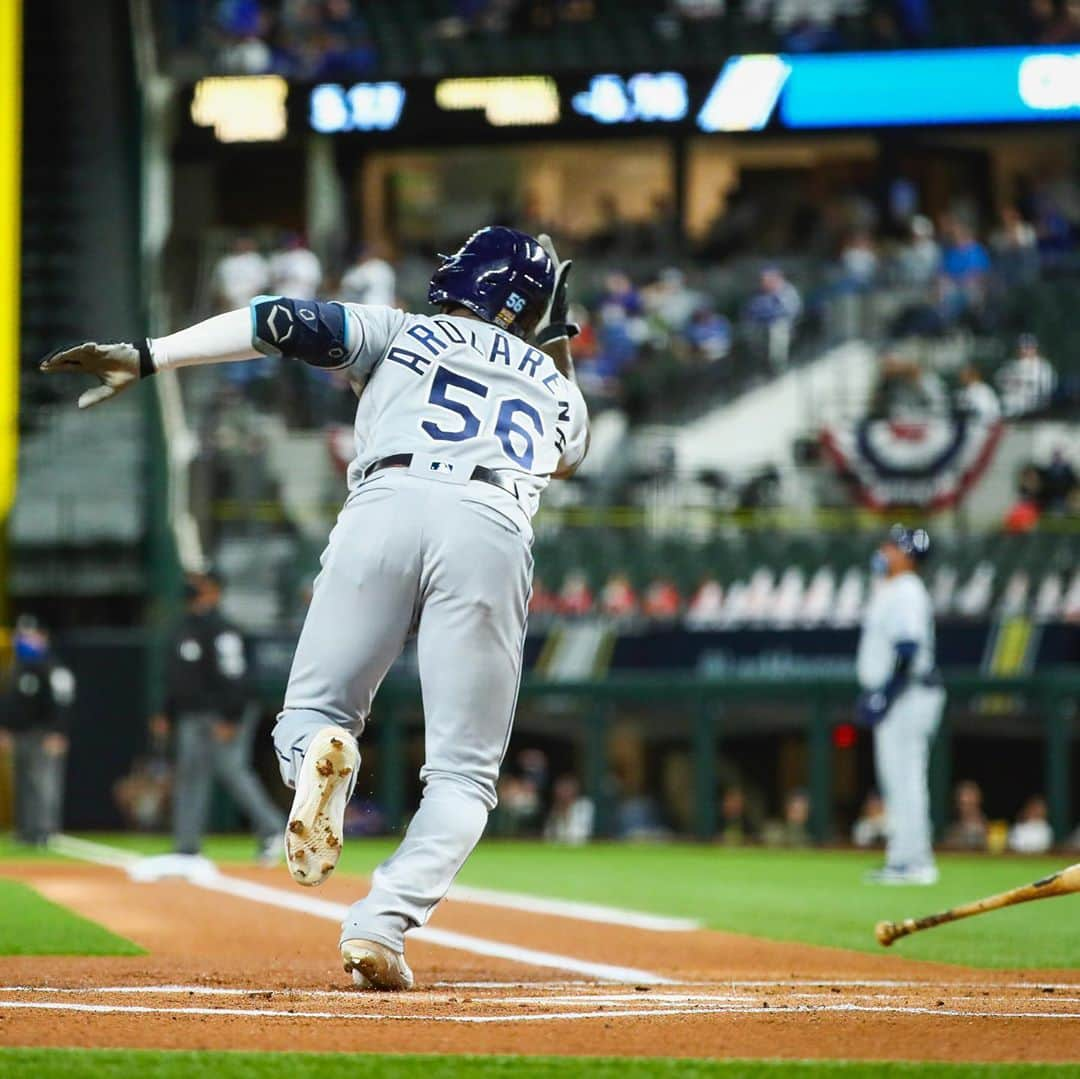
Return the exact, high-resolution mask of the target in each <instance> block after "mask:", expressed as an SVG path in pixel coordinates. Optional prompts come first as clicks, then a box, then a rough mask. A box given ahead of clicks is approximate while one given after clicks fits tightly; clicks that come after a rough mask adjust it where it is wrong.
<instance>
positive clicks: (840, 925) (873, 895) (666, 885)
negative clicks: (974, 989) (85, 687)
mask: <svg viewBox="0 0 1080 1079" xmlns="http://www.w3.org/2000/svg"><path fill="white" fill-rule="evenodd" d="M93 838H98V839H100V841H101V842H105V843H111V844H115V845H117V846H123V847H126V848H128V849H133V850H139V851H142V852H144V853H160V852H162V851H165V850H168V849H169V843H168V839H167V838H165V837H155V836H138V835H123V836H111V835H110V836H100V837H93ZM393 848H394V843H393V842H392V841H390V840H385V839H380V840H353V841H350V842H348V843H346V845H345V849H344V852H343V856H342V862H341V870H342V871H344V872H349V873H362V874H367V873H370V872H371V870H372V869H373V868H374V867H375V866H376V865H377V864H378V862H379V861H381V860H382V859H383V858H384V857H386V855H387V854H388V853H389V852H390V851H391V850H393ZM205 853H206V854H207V855H208V856H209V857H211V858H214V859H215V860H218V861H222V862H247V863H250V861H251V858H252V853H253V845H252V842H251V840H250V839H248V838H247V837H236V836H222V837H215V838H212V839H211V840H209V841H208V843H207V845H206V851H205ZM877 861H878V859H877V858H876V857H875V856H873V855H868V854H860V853H853V852H848V851H806V850H801V851H776V850H762V849H729V848H723V847H709V846H697V845H692V844H663V845H632V844H596V845H593V846H589V847H582V848H576V849H567V848H561V847H553V846H549V845H545V844H541V843H530V842H514V841H484V842H482V843H481V844H480V846H479V847H478V848H477V850H476V852H475V853H474V855H473V856H472V858H470V860H469V861H468V863H466V866H465V869H464V870H463V871H462V874H461V881H462V883H465V884H473V885H477V886H481V887H491V888H502V889H504V890H508V891H520V892H529V893H532V894H534V895H542V896H552V897H557V898H565V899H578V900H591V901H593V902H598V903H615V904H617V905H620V906H625V907H631V908H634V909H637V910H643V911H649V912H652V913H658V914H672V915H684V916H687V917H692V918H697V919H700V920H701V921H702V922H704V923H705V924H706V925H707V926H709V927H711V928H713V929H722V930H727V931H730V932H736V933H748V934H751V935H754V936H760V937H767V938H771V939H773V940H793V941H804V942H807V943H811V944H824V945H832V946H834V947H838V948H853V949H856V950H860V951H868V952H880V950H881V949H880V948H879V947H878V945H877V944H876V942H875V941H874V938H873V927H874V923H875V922H877V921H879V920H880V919H882V918H892V919H898V918H901V917H907V916H910V915H920V914H927V913H931V912H933V911H937V910H942V909H944V908H946V907H950V906H954V905H955V904H957V903H960V902H964V901H966V900H970V899H975V898H978V897H979V896H983V895H989V894H991V893H994V892H999V891H1003V890H1004V889H1006V888H1011V887H1014V886H1015V885H1018V884H1023V883H1026V882H1027V881H1030V880H1035V879H1036V878H1038V877H1040V876H1044V875H1045V874H1047V873H1049V872H1052V871H1053V870H1054V869H1058V868H1060V867H1061V865H1062V864H1063V863H1062V861H1061V860H1059V859H1055V858H1020V857H1005V856H1002V857H993V858H991V857H978V856H972V855H966V856H965V855H952V856H945V857H943V858H942V859H941V862H940V865H941V876H942V879H941V882H940V883H939V884H937V885H934V886H932V887H928V888H913V887H906V888H881V887H874V886H871V885H866V884H864V883H863V882H862V877H863V873H864V872H865V871H866V870H867V869H870V868H872V867H873V866H874V865H875V864H876V863H877ZM286 883H287V881H286V879H285V878H284V876H282V884H286ZM1078 904H1080V897H1069V896H1067V897H1065V898H1061V899H1051V900H1046V901H1042V902H1038V903H1030V904H1027V905H1026V906H1020V907H1013V908H1010V909H1008V910H1003V911H997V912H995V913H993V914H988V915H984V916H982V917H979V918H973V919H970V920H968V921H965V922H959V923H956V924H954V925H948V926H943V927H941V928H939V929H935V930H932V931H930V932H926V933H921V934H918V935H916V936H913V937H909V938H907V939H905V940H903V941H900V942H899V943H898V944H896V945H894V946H893V949H892V954H896V955H902V956H908V957H912V958H920V959H931V960H935V961H938V962H943V963H959V964H964V965H966V966H978V967H998V968H1009V967H1017V968H1021V967H1080V934H1077V933H1073V932H1070V931H1069V929H1070V926H1071V925H1073V924H1074V923H1075V920H1076V917H1077V914H1078V913H1080V911H1078V909H1077V908H1078Z"/></svg>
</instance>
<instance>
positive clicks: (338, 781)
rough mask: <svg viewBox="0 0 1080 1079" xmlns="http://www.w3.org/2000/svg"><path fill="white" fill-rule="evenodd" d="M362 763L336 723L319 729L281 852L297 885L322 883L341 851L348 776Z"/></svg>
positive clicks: (349, 787)
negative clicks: (283, 850) (283, 853)
mask: <svg viewBox="0 0 1080 1079" xmlns="http://www.w3.org/2000/svg"><path fill="white" fill-rule="evenodd" d="M359 764H360V751H359V749H357V746H356V739H355V738H353V736H352V735H351V734H349V733H348V732H347V731H345V730H342V728H340V727H324V728H322V730H320V731H317V732H316V733H315V735H314V737H313V738H312V739H311V742H310V744H309V745H308V748H307V752H306V753H305V754H304V763H303V764H302V765H301V766H300V773H299V775H298V776H297V780H296V796H295V797H294V798H293V806H292V811H291V813H290V814H289V826H288V829H287V830H286V832H285V855H286V860H287V861H288V864H289V872H290V873H291V874H292V878H293V880H295V881H296V883H297V884H303V885H305V886H307V887H313V886H315V885H317V884H322V882H323V881H324V880H326V878H327V877H328V876H330V874H331V873H332V872H333V871H334V868H335V867H336V866H337V863H338V858H339V857H340V856H341V836H342V835H343V825H344V820H345V806H346V805H347V804H348V801H349V797H350V796H351V794H352V786H353V785H352V783H351V782H350V781H349V777H351V776H353V775H355V773H356V769H357V767H358V766H359Z"/></svg>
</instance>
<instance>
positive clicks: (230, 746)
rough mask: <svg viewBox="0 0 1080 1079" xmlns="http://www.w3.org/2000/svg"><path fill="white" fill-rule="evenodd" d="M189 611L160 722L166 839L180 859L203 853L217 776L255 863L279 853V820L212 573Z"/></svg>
mask: <svg viewBox="0 0 1080 1079" xmlns="http://www.w3.org/2000/svg"><path fill="white" fill-rule="evenodd" d="M187 598H188V606H187V611H186V612H185V614H184V616H183V618H182V619H181V621H180V624H179V625H178V626H177V629H176V632H175V634H174V636H173V639H172V643H171V648H170V655H169V664H168V674H167V687H166V699H165V716H164V717H156V718H155V720H154V721H152V723H156V724H158V725H162V726H163V724H162V722H161V720H162V718H164V719H165V720H167V721H168V722H169V723H171V724H172V725H173V727H174V730H175V735H176V769H175V773H174V777H173V839H174V843H175V848H176V850H177V852H178V853H181V854H197V853H198V852H199V849H200V847H201V846H202V837H203V833H204V832H205V830H206V824H207V816H208V813H209V809H210V793H211V789H212V786H213V781H214V777H215V776H216V777H217V778H218V779H220V780H221V782H222V783H223V784H224V786H225V788H226V790H228V792H229V794H230V795H232V797H233V799H234V800H235V802H236V804H237V805H238V806H239V807H240V809H241V810H242V811H243V812H244V813H246V814H247V816H248V817H249V819H250V820H251V824H252V827H253V828H254V830H255V832H256V834H257V835H258V837H259V841H260V846H261V856H262V857H264V858H265V859H266V860H267V861H272V860H276V859H277V858H278V857H279V856H280V854H281V851H282V847H283V839H282V837H283V834H284V829H285V818H284V815H283V814H282V813H281V811H280V810H279V809H278V808H277V806H275V805H274V803H273V802H272V801H271V799H270V797H269V795H268V794H267V793H266V791H265V790H264V789H263V787H262V784H261V783H260V782H259V780H258V778H257V777H256V775H255V773H254V771H253V770H252V768H251V760H250V758H251V742H252V738H253V737H254V733H255V727H256V726H257V723H258V716H257V715H256V714H255V713H254V711H253V710H251V709H248V708H247V707H246V706H247V703H248V693H247V660H246V657H245V653H244V639H243V637H242V636H241V634H240V632H239V631H238V630H237V629H236V627H235V626H233V625H231V624H230V623H229V622H228V621H227V620H226V619H225V617H224V616H223V615H222V613H221V611H220V610H219V607H218V604H219V601H220V598H221V585H220V582H219V581H218V579H217V578H216V577H215V576H213V575H212V574H198V575H192V576H191V577H189V579H188V584H187Z"/></svg>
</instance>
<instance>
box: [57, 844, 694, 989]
mask: <svg viewBox="0 0 1080 1079" xmlns="http://www.w3.org/2000/svg"><path fill="white" fill-rule="evenodd" d="M51 845H52V847H53V849H55V850H56V851H58V852H59V853H61V854H67V855H69V856H70V857H74V858H80V859H83V860H85V861H90V862H97V863H99V864H102V865H109V866H113V867H114V868H124V869H128V870H129V871H130V870H131V869H132V868H133V867H134V866H135V865H136V864H137V863H138V862H139V861H140V859H139V857H138V856H137V855H134V854H132V853H131V852H130V851H124V850H120V849H118V848H116V847H108V846H105V845H104V844H101V843H92V842H90V841H88V840H85V839H76V838H75V837H74V836H57V837H56V838H55V839H54V840H53V841H52V844H51ZM186 879H187V880H188V882H189V883H190V884H193V885H195V886H196V887H197V888H205V889H207V890H208V891H212V892H220V893H224V894H225V895H232V896H236V897H238V898H241V899H249V900H251V901H252V902H255V903H264V904H266V905H267V906H274V907H279V908H281V909H283V910H292V911H296V912H298V913H301V914H310V915H313V916H315V917H317V918H325V919H327V920H328V921H333V922H342V921H343V920H344V919H345V916H346V914H347V913H348V910H349V908H348V906H347V905H346V904H344V903H333V902H330V901H329V900H325V899H316V898H314V897H313V896H309V895H306V894H304V893H302V892H291V891H285V890H284V889H281V888H272V887H270V886H269V885H266V884H259V883H257V882H255V881H249V880H242V879H241V878H238V877H229V876H226V875H225V874H223V873H221V872H220V871H216V870H215V871H206V870H205V869H201V870H200V871H199V872H197V873H195V874H193V875H192V876H190V877H188V878H186ZM410 936H411V938H412V939H414V940H423V941H426V942H427V943H429V944H435V945H438V946H439V947H442V948H451V949H454V950H455V951H462V952H468V953H470V954H471V955H482V956H485V957H487V958H490V959H506V960H509V961H510V962H513V963H523V964H525V965H527V966H534V967H545V968H552V969H555V970H561V971H563V972H565V973H567V974H580V975H583V976H585V977H587V978H595V979H597V980H599V981H606V982H628V983H632V984H640V985H672V984H674V979H672V978H665V977H663V976H662V975H660V974H655V973H653V972H652V971H648V970H639V969H638V968H636V967H623V966H618V965H614V964H611V963H595V962H591V961H589V960H584V959H577V958H575V957H574V956H569V955H559V954H558V953H556V952H545V951H539V950H537V949H535V948H521V947H518V946H517V945H515V944H506V943H503V942H501V941H494V940H485V939H483V938H481V937H474V936H470V935H468V934H466V933H457V932H454V931H453V930H449V929H435V928H433V927H431V926H424V927H422V928H420V929H414V930H413V931H412V933H411V934H410Z"/></svg>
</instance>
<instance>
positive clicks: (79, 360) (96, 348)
mask: <svg viewBox="0 0 1080 1079" xmlns="http://www.w3.org/2000/svg"><path fill="white" fill-rule="evenodd" d="M41 370H42V371H45V372H48V373H52V372H54V371H74V372H82V373H85V374H88V375H93V376H94V377H95V378H96V379H97V380H98V381H99V382H100V383H101V385H100V386H95V387H94V388H93V389H91V390H86V392H85V393H83V394H82V395H81V396H80V397H79V408H92V407H93V406H94V405H98V404H101V402H102V401H107V400H108V399H109V398H110V397H115V396H116V395H117V394H119V393H123V392H124V390H126V389H128V388H129V387H130V386H132V385H134V384H135V383H136V382H138V381H139V379H140V378H145V377H146V376H147V375H152V374H153V373H154V364H153V360H152V359H151V357H150V348H149V344H148V343H144V344H143V345H142V346H141V347H140V346H138V345H133V344H129V343H128V342H126V341H121V342H118V343H117V344H113V345H99V344H97V343H96V342H94V341H87V342H85V343H84V344H81V345H73V346H72V347H71V348H65V349H60V350H58V351H57V352H53V353H51V354H50V355H48V356H46V357H45V359H43V360H42V361H41Z"/></svg>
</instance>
